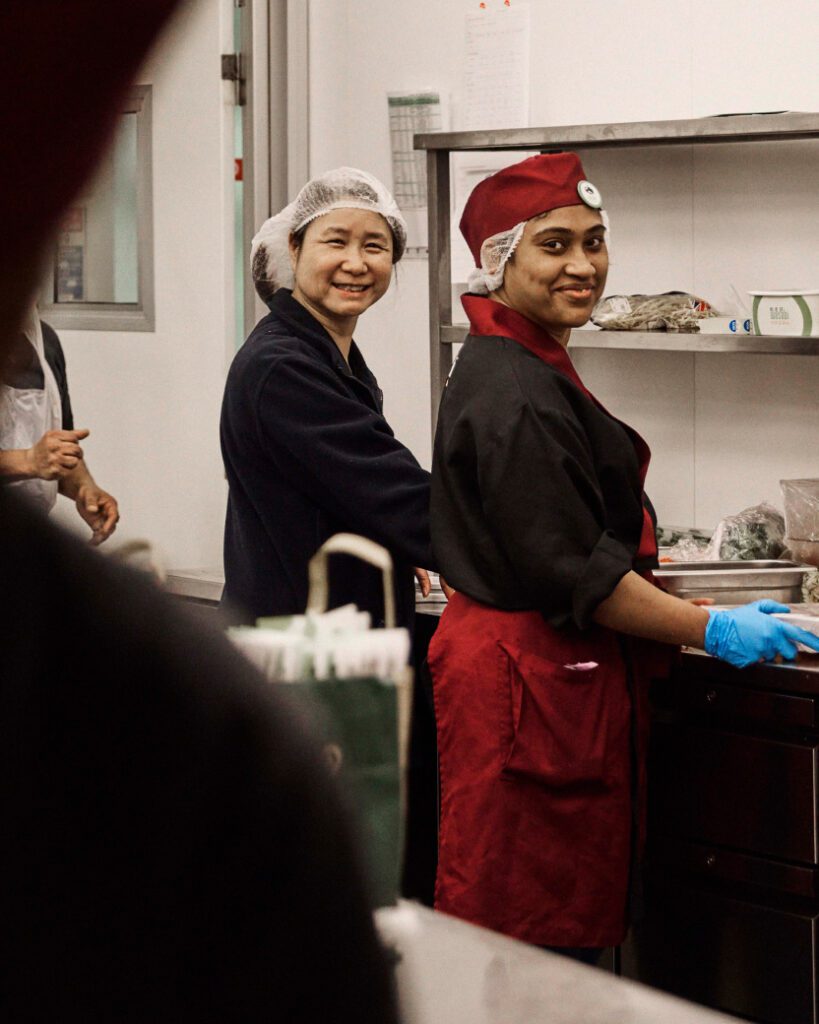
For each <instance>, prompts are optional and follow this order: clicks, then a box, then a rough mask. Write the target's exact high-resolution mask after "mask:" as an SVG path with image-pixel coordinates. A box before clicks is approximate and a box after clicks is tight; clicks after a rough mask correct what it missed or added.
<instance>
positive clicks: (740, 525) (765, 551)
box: [707, 502, 785, 561]
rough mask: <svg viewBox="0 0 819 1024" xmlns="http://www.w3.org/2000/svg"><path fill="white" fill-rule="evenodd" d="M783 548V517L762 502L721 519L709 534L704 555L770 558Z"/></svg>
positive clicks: (712, 557) (735, 557)
mask: <svg viewBox="0 0 819 1024" xmlns="http://www.w3.org/2000/svg"><path fill="white" fill-rule="evenodd" d="M784 550H785V517H784V516H783V515H782V513H781V512H780V511H779V509H776V508H774V507H773V505H769V504H767V503H766V502H763V503H762V504H761V505H753V506H751V507H750V508H746V509H743V510H742V512H739V513H737V515H735V516H726V518H725V519H722V520H721V521H720V522H719V524H718V526H717V528H716V530H715V531H714V536H713V537H712V538H711V543H710V544H709V546H708V554H707V558H709V559H714V560H716V559H720V560H734V559H741V560H743V561H747V560H751V559H770V558H779V557H781V555H782V552H783V551H784Z"/></svg>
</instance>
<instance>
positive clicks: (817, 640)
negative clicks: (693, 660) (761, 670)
mask: <svg viewBox="0 0 819 1024" xmlns="http://www.w3.org/2000/svg"><path fill="white" fill-rule="evenodd" d="M789 611H790V609H789V608H788V606H787V605H785V604H779V603H778V602H777V601H754V602H753V603H752V604H746V605H742V606H741V607H739V608H733V609H731V610H730V611H718V612H711V617H710V619H709V621H708V625H707V626H706V627H705V650H706V651H707V653H708V654H712V655H714V657H716V658H721V659H722V660H723V661H727V662H728V663H729V664H731V665H735V666H736V667H737V668H746V667H747V666H748V665H753V664H755V663H756V662H758V661H772V660H773V659H774V658H776V657H777V655H781V657H783V658H784V659H785V660H786V661H793V660H794V658H795V657H796V653H797V650H796V644H797V642H798V643H800V644H804V645H805V646H806V647H810V648H811V650H814V651H819V637H816V636H814V635H813V633H808V632H807V630H804V629H800V628H799V627H798V626H792V625H791V624H790V623H788V622H783V621H782V620H781V619H774V618H771V615H772V613H773V612H789Z"/></svg>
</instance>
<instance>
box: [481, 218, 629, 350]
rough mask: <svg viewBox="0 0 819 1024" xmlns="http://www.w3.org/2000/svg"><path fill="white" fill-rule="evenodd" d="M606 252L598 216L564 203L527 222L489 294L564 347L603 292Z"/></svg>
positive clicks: (606, 268)
mask: <svg viewBox="0 0 819 1024" xmlns="http://www.w3.org/2000/svg"><path fill="white" fill-rule="evenodd" d="M608 269H609V256H608V251H607V249H606V240H605V228H604V226H603V222H602V219H601V217H600V214H599V213H598V212H597V211H595V210H591V209H589V207H588V206H582V205H578V206H564V207H561V208H559V209H557V210H550V211H549V212H548V213H546V214H543V215H542V216H540V217H534V218H532V220H530V221H527V223H526V227H525V228H524V231H523V236H522V237H521V240H520V242H519V243H518V246H517V248H516V249H515V251H514V253H513V254H512V256H511V257H510V258H509V260H508V262H507V264H506V267H505V270H504V275H503V284H502V285H501V287H500V288H498V289H497V291H494V292H492V293H491V297H492V298H495V299H497V300H498V301H499V302H503V303H504V304H505V305H507V306H510V307H511V308H512V309H516V310H517V311H518V312H519V313H522V314H523V315H524V316H525V317H527V318H528V319H529V320H532V321H534V322H535V323H536V324H539V325H540V326H541V327H543V328H545V329H546V330H547V331H548V332H549V333H550V334H551V335H552V337H553V338H555V340H556V341H559V342H560V344H562V345H564V346H565V345H566V344H567V342H568V340H569V332H570V331H571V329H572V327H581V326H582V325H583V324H584V323H586V321H587V320H588V319H589V317H590V316H591V313H592V310H593V309H594V306H595V303H596V302H597V301H598V299H599V298H600V296H601V295H602V294H603V289H604V287H605V285H606V275H607V274H608Z"/></svg>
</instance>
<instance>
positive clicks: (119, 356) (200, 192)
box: [57, 0, 234, 568]
mask: <svg viewBox="0 0 819 1024" xmlns="http://www.w3.org/2000/svg"><path fill="white" fill-rule="evenodd" d="M231 17H232V4H231V3H230V2H229V0H202V2H199V3H197V4H195V5H194V6H193V8H192V10H190V11H188V12H185V13H184V14H183V15H182V16H181V17H180V18H179V19H177V21H176V23H175V24H174V25H173V26H172V29H171V31H170V33H169V34H168V36H167V37H166V38H165V40H164V42H163V45H162V47H161V49H160V50H158V51H157V52H156V53H155V54H154V56H153V57H152V59H151V60H150V62H149V65H148V66H147V67H146V68H145V69H144V72H143V74H142V75H141V76H140V78H139V81H140V82H145V83H152V84H153V163H154V179H153V194H154V247H155V264H154V271H155V278H156V331H155V332H153V333H111V332H98V331H60V336H61V339H62V341H63V345H64V348H65V352H66V358H67V364H68V373H69V381H70V387H71V398H72V404H73V407H74V412H75V420H76V423H77V426H79V427H88V428H89V429H90V430H91V436H90V437H89V439H88V441H87V442H86V443H85V445H84V447H85V449H86V454H87V458H88V463H89V466H90V468H91V471H92V473H93V474H94V476H95V478H96V480H97V482H98V483H99V484H100V485H101V486H102V487H104V488H105V489H106V490H109V491H110V492H111V493H112V494H114V495H115V496H116V497H117V499H118V501H119V503H120V510H121V515H122V520H121V524H120V528H119V530H118V533H117V535H116V537H117V539H123V540H124V539H128V538H131V537H145V538H148V539H150V540H151V541H153V542H154V543H156V544H157V545H158V546H159V547H160V549H161V550H162V551H163V552H164V554H165V558H166V560H167V562H168V564H169V566H170V567H179V568H183V567H194V566H198V567H206V566H215V565H221V544H222V528H223V522H224V507H225V496H226V487H225V484H224V480H223V477H224V473H223V469H222V462H221V456H220V452H219V437H218V428H219V408H220V403H221V397H222V390H223V386H224V378H225V371H226V367H227V362H228V355H229V352H230V351H231V350H232V347H233V330H234V328H233V284H232V260H233V248H232V246H233V240H232V238H233V193H232V188H233V180H232V178H233V159H232V144H233V108H232V106H231V105H230V86H229V85H228V84H227V83H224V84H223V83H222V82H221V80H220V75H219V54H220V53H222V52H228V51H229V50H231V49H232V21H231ZM58 506H59V511H58V513H57V514H58V515H59V517H60V519H61V520H62V521H64V522H65V524H66V525H69V526H73V527H77V526H78V525H82V524H80V521H79V518H78V517H77V515H76V513H75V512H74V509H73V508H72V507H71V506H70V504H69V503H68V502H66V501H65V500H63V499H61V501H60V502H58ZM83 529H84V527H83ZM109 544H111V545H113V544H114V540H112V541H110V542H109Z"/></svg>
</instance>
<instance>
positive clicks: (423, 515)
mask: <svg viewBox="0 0 819 1024" xmlns="http://www.w3.org/2000/svg"><path fill="white" fill-rule="evenodd" d="M270 305H271V312H270V314H269V315H268V316H266V317H265V318H264V319H263V320H261V321H260V322H259V323H258V324H257V325H256V327H255V328H254V330H253V332H252V333H251V335H250V337H249V338H248V339H247V341H246V342H245V344H244V345H243V346H242V348H241V349H240V351H239V352H238V353H237V354H236V357H235V359H234V360H233V365H232V366H231V368H230V373H229V375H228V380H227V385H226V388H225V396H224V402H223V405H222V423H221V439H222V454H223V458H224V462H225V468H226V471H227V477H228V483H229V485H230V494H229V497H228V508H227V518H226V523H225V548H224V559H225V592H224V601H225V602H226V603H228V604H230V605H232V606H235V607H237V608H238V609H240V610H243V611H244V612H245V613H246V614H247V616H249V617H251V618H252V617H256V616H259V615H291V614H297V613H302V612H303V611H304V609H305V605H306V603H307V565H308V562H309V560H310V558H311V557H312V555H313V554H314V553H315V551H316V549H317V548H318V547H319V546H320V545H321V544H322V543H323V542H324V541H325V540H327V539H328V537H331V536H332V535H333V534H335V533H338V532H340V531H349V532H352V533H358V534H362V535H363V536H365V537H369V538H371V539H372V540H374V541H377V542H378V543H379V544H383V545H384V546H385V547H386V548H388V549H389V551H390V552H391V553H392V556H393V560H394V562H395V569H396V610H397V613H398V618H399V624H401V625H409V624H410V622H411V619H412V614H413V610H414V586H413V581H412V573H411V568H412V566H414V565H418V566H423V567H427V566H430V565H431V564H432V560H431V554H430V544H429V474H428V473H427V472H425V471H424V470H423V469H421V467H420V466H419V465H418V463H417V461H416V460H415V458H414V457H413V455H412V453H411V452H410V451H409V450H408V449H407V448H405V447H404V446H403V445H402V444H401V443H400V442H399V441H397V440H396V438H395V436H394V435H393V432H392V430H391V429H390V426H389V424H388V423H387V421H386V420H385V419H384V417H383V415H382V413H381V404H382V402H381V392H380V390H379V388H378V384H377V382H376V380H375V377H374V376H373V375H372V374H371V373H370V371H369V369H368V368H367V365H366V363H365V362H364V358H363V356H362V355H361V353H360V351H359V350H358V348H357V346H356V345H355V343H354V344H353V345H352V348H351V350H350V363H349V366H348V365H347V364H346V363H345V361H344V359H343V357H342V355H341V352H340V351H339V349H338V347H337V346H336V344H335V342H334V341H333V339H332V338H331V337H330V335H329V334H328V333H327V332H326V331H325V330H324V328H323V327H322V326H321V324H319V323H318V321H317V320H316V319H315V318H314V317H313V316H312V315H311V314H310V313H309V312H308V311H307V310H306V309H305V308H304V306H302V305H301V304H300V303H298V302H296V300H295V299H293V297H292V295H291V293H290V292H289V291H288V290H287V289H285V288H282V289H280V290H279V291H277V292H276V294H275V295H274V296H273V298H272V300H271V303H270ZM348 602H353V603H354V604H356V605H358V607H359V608H361V609H365V610H367V611H369V612H370V614H371V615H372V616H373V621H374V623H375V624H379V623H381V622H383V616H384V608H383V587H382V582H381V576H380V573H378V572H377V571H376V570H374V569H372V568H370V567H369V566H367V565H364V564H363V563H361V562H358V561H357V560H354V559H349V558H345V557H343V556H333V558H332V559H331V561H330V606H331V607H333V606H335V605H339V604H346V603H348Z"/></svg>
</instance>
